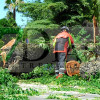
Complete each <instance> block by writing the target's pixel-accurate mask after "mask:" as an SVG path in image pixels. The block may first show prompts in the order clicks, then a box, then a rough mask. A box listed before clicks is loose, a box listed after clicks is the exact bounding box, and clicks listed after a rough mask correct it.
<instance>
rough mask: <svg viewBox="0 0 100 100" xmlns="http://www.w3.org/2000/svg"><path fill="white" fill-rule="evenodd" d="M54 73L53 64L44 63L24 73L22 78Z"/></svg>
mask: <svg viewBox="0 0 100 100" xmlns="http://www.w3.org/2000/svg"><path fill="white" fill-rule="evenodd" d="M51 74H54V67H53V65H51V64H44V65H42V66H40V67H39V66H37V67H35V68H34V69H33V71H32V72H29V73H22V74H21V78H22V79H29V78H36V77H40V76H47V75H51Z"/></svg>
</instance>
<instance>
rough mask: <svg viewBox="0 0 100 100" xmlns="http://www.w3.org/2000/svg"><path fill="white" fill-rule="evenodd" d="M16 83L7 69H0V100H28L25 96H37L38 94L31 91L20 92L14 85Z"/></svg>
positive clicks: (15, 79)
mask: <svg viewBox="0 0 100 100" xmlns="http://www.w3.org/2000/svg"><path fill="white" fill-rule="evenodd" d="M17 81H18V79H17V78H16V77H13V76H12V75H10V73H9V71H8V70H7V69H2V68H0V100H28V97H27V95H31V96H32V95H35V94H37V95H39V92H38V91H36V90H33V89H27V90H22V89H21V88H20V87H19V86H18V85H17V84H15V83H16V82H17Z"/></svg>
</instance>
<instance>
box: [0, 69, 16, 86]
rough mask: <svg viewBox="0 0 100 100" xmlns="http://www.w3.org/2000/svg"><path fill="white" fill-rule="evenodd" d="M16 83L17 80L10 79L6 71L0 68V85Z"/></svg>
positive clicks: (10, 76)
mask: <svg viewBox="0 0 100 100" xmlns="http://www.w3.org/2000/svg"><path fill="white" fill-rule="evenodd" d="M15 82H17V78H15V77H12V75H10V74H9V71H8V70H7V69H5V70H4V69H2V68H0V84H5V85H7V84H9V83H15Z"/></svg>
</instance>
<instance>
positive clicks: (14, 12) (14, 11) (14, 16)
mask: <svg viewBox="0 0 100 100" xmlns="http://www.w3.org/2000/svg"><path fill="white" fill-rule="evenodd" d="M13 18H14V20H16V10H15V8H14V9H13Z"/></svg>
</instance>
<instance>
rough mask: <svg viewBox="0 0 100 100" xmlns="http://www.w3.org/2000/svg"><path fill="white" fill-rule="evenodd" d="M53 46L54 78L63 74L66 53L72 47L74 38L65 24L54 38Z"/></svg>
mask: <svg viewBox="0 0 100 100" xmlns="http://www.w3.org/2000/svg"><path fill="white" fill-rule="evenodd" d="M53 46H54V51H53V53H55V59H56V67H55V74H56V78H59V77H62V76H63V74H64V71H65V60H66V58H67V54H68V52H69V51H71V50H72V48H73V47H74V40H73V38H72V36H71V35H70V34H69V28H68V27H67V26H63V27H62V28H61V32H60V33H59V34H58V35H57V36H56V37H55V38H54V41H53Z"/></svg>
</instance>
